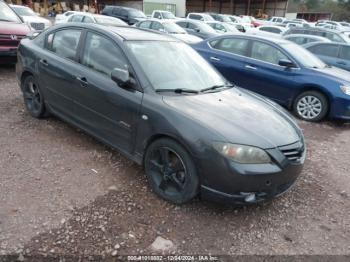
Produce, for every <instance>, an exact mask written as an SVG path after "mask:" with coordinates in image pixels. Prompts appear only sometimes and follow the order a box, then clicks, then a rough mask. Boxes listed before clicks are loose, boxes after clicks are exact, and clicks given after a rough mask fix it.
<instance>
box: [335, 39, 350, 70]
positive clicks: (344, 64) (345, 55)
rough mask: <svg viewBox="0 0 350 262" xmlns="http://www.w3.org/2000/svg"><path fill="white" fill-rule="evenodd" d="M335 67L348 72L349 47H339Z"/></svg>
mask: <svg viewBox="0 0 350 262" xmlns="http://www.w3.org/2000/svg"><path fill="white" fill-rule="evenodd" d="M336 63H337V66H339V67H340V68H343V69H345V70H348V71H350V46H344V45H343V46H341V47H340V52H339V57H338V59H337V61H336Z"/></svg>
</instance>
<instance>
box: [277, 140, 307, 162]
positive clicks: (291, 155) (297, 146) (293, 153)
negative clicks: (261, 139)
mask: <svg viewBox="0 0 350 262" xmlns="http://www.w3.org/2000/svg"><path fill="white" fill-rule="evenodd" d="M279 149H280V150H281V152H282V153H283V155H284V156H285V157H286V158H287V159H288V160H289V161H290V162H299V161H300V159H301V158H302V157H303V153H304V151H305V147H304V144H303V143H302V142H296V143H294V144H290V145H286V146H280V147H279Z"/></svg>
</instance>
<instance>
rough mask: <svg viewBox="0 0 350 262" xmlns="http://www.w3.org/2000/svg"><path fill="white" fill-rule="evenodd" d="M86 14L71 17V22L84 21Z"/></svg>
mask: <svg viewBox="0 0 350 262" xmlns="http://www.w3.org/2000/svg"><path fill="white" fill-rule="evenodd" d="M83 18H84V16H82V15H73V16H72V18H71V19H70V21H71V22H81V21H83Z"/></svg>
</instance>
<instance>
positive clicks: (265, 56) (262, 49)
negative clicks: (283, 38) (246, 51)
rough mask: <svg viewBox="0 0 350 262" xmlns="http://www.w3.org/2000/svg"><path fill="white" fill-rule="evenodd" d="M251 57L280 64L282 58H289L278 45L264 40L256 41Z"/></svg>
mask: <svg viewBox="0 0 350 262" xmlns="http://www.w3.org/2000/svg"><path fill="white" fill-rule="evenodd" d="M251 57H252V58H254V59H257V60H260V61H264V62H267V63H271V64H276V65H278V62H279V61H280V60H281V59H288V58H287V57H286V56H285V55H284V54H283V53H282V52H281V51H280V50H278V49H277V48H276V47H274V46H271V45H269V44H265V43H263V42H258V41H254V42H253V46H252V54H251Z"/></svg>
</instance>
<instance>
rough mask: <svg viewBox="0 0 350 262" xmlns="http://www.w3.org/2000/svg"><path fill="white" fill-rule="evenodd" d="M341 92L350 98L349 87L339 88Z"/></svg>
mask: <svg viewBox="0 0 350 262" xmlns="http://www.w3.org/2000/svg"><path fill="white" fill-rule="evenodd" d="M340 89H341V91H343V92H344V93H345V94H347V95H349V96H350V86H343V85H342V86H340Z"/></svg>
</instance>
